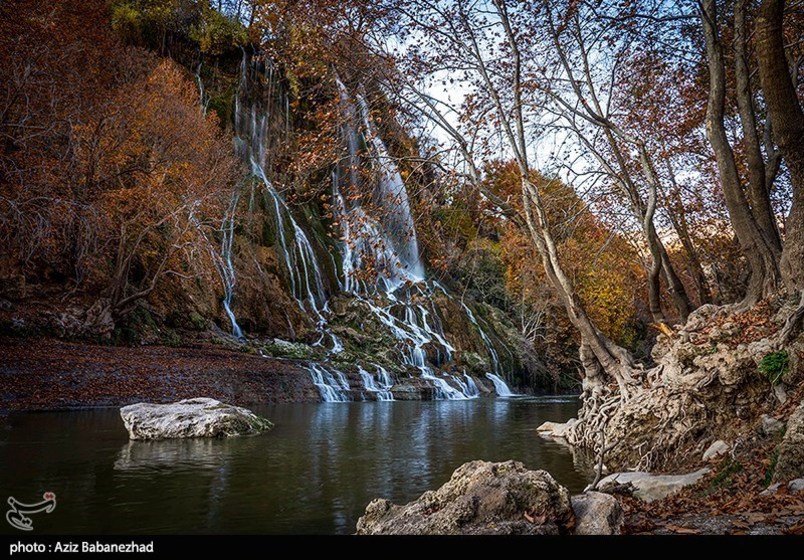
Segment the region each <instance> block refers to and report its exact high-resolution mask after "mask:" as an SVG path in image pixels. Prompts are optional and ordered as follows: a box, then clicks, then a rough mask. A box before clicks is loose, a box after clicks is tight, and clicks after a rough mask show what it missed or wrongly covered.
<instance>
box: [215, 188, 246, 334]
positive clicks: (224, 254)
mask: <svg viewBox="0 0 804 560" xmlns="http://www.w3.org/2000/svg"><path fill="white" fill-rule="evenodd" d="M239 201H240V191H239V190H237V191H236V192H235V193H234V195H232V202H231V203H230V204H229V211H228V212H227V213H226V215H225V216H224V219H223V225H222V226H221V230H222V231H223V239H222V241H221V262H220V263H219V266H218V272H219V273H220V275H221V279H222V280H223V309H224V310H225V311H226V315H227V316H228V317H229V322H231V324H232V336H234V337H236V338H243V331H242V330H241V329H240V325H238V324H237V319H236V318H235V314H234V312H233V311H232V298H233V297H234V288H235V269H234V265H233V264H232V243H233V242H234V221H235V213H236V211H237V203H238V202H239Z"/></svg>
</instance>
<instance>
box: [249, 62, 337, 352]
mask: <svg viewBox="0 0 804 560" xmlns="http://www.w3.org/2000/svg"><path fill="white" fill-rule="evenodd" d="M268 76H269V80H270V84H269V91H270V92H272V89H273V79H272V77H273V68H270V70H269V74H268ZM247 94H248V66H247V63H246V53H245V51H243V58H242V60H241V63H240V82H239V84H238V89H237V95H236V96H235V115H234V117H235V118H234V121H235V134H236V138H235V142H236V146H237V151H238V154H239V155H240V157H241V158H242V159H243V160H244V161H246V162H248V163H249V165H250V166H251V173H252V175H253V176H254V177H256V178H257V179H259V181H260V183H261V184H262V187H263V191H264V193H265V196H266V200H267V201H268V203H269V205H270V207H271V209H272V212H273V215H274V220H275V224H276V234H277V241H278V247H277V252H278V253H279V256H280V259H281V260H282V262H283V264H284V266H285V270H286V271H287V274H288V281H289V288H290V292H291V295H292V296H293V298H294V299H295V300H296V303H297V304H298V305H299V307H300V308H301V309H302V310H304V311H306V312H307V313H309V314H310V315H312V316H313V318H314V319H315V320H316V324H317V327H318V330H319V332H320V333H321V338H320V339H319V341H318V342H317V344H321V343H322V341H323V339H324V337H325V336H329V338H330V340H331V342H332V349H331V350H330V352H333V353H337V352H340V351H342V350H343V345H342V344H341V342H340V341H339V340H338V339H337V337H335V335H334V334H332V333H331V332H329V331H328V329H327V321H326V314H327V313H328V312H329V309H328V308H327V294H326V290H325V288H324V280H323V274H322V272H321V267H320V266H319V263H318V256H317V255H316V252H315V249H313V245H312V243H311V242H310V239H309V238H308V237H307V234H306V233H305V232H304V229H302V227H301V226H300V225H299V223H298V222H297V221H296V218H295V217H294V216H293V213H292V212H291V211H290V209H289V208H288V206H287V204H286V202H285V200H284V198H283V197H282V195H281V194H280V193H279V191H277V189H276V188H275V186H274V184H273V183H272V182H271V181H270V180H269V178H268V175H267V173H266V155H267V149H266V141H267V137H268V125H269V118H268V117H269V116H270V113H269V111H270V101H269V102H268V103H266V104H265V105H266V106H265V107H264V108H263V107H261V106H260V104H259V103H258V102H257V101H256V100H249V99H248V97H247ZM287 119H288V117H287V116H286V121H287V122H286V123H285V124H286V128H287V126H289V124H288V123H289V121H288V120H287Z"/></svg>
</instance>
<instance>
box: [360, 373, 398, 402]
mask: <svg viewBox="0 0 804 560" xmlns="http://www.w3.org/2000/svg"><path fill="white" fill-rule="evenodd" d="M380 369H381V370H382V368H380ZM382 371H383V372H384V373H385V374H386V375H387V374H388V372H387V371H385V370H382ZM358 373H359V374H360V378H361V379H362V380H363V387H364V388H365V389H366V391H368V392H369V393H374V394H375V395H376V398H377V400H378V401H392V400H394V396H393V395H392V394H391V391H390V390H389V389H390V388H391V385H390V384H388V383H387V382H386V380H385V379H383V377H382V376H381V377H380V381H379V382H380V385H377V381H376V380H375V379H374V376H372V375H371V374H370V373H369V372H367V371H366V370H364V369H363V368H362V367H358Z"/></svg>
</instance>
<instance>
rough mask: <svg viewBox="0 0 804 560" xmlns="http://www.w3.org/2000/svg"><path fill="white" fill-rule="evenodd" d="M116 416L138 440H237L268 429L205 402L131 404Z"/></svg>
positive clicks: (243, 413) (244, 413)
mask: <svg viewBox="0 0 804 560" xmlns="http://www.w3.org/2000/svg"><path fill="white" fill-rule="evenodd" d="M120 416H121V417H122V418H123V423H124V424H125V426H126V430H128V435H129V437H130V438H131V439H138V440H146V439H172V438H191V437H223V436H239V435H249V434H257V433H259V432H262V431H263V430H267V429H269V428H271V427H272V424H271V422H269V421H268V420H266V419H265V418H261V417H259V416H257V415H256V414H254V413H253V412H251V411H250V410H247V409H245V408H240V407H239V406H232V405H230V404H224V403H222V402H220V401H216V400H215V399H208V398H195V399H185V400H183V401H179V402H177V403H171V404H150V403H137V404H132V405H129V406H124V407H123V408H121V409H120Z"/></svg>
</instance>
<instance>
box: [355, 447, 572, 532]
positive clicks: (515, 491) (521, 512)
mask: <svg viewBox="0 0 804 560" xmlns="http://www.w3.org/2000/svg"><path fill="white" fill-rule="evenodd" d="M572 517H573V514H572V509H571V507H570V497H569V492H568V491H567V489H566V488H564V487H563V486H561V485H560V484H558V483H557V482H556V481H555V480H554V479H553V477H552V476H550V473H548V472H546V471H531V470H528V469H527V468H525V466H524V465H523V464H522V463H519V462H517V461H506V462H504V463H490V462H486V461H472V462H469V463H464V464H463V465H461V466H460V467H458V469H457V470H456V471H455V472H454V473H452V477H451V478H450V480H449V482H447V483H446V484H444V485H443V486H442V487H441V488H439V489H438V490H436V491H428V492H425V493H424V494H422V495H421V497H419V498H418V499H417V500H415V501H413V502H411V503H409V504H407V505H405V506H397V505H394V504H392V503H391V502H389V501H388V500H383V499H377V500H374V501H372V502H371V503H370V504H369V505H368V507H367V508H366V514H365V515H364V516H363V517H361V518H360V519H359V520H358V521H357V534H358V535H381V534H388V535H391V534H395V535H531V534H558V533H559V532H561V531H563V528H564V527H566V525H567V524H568V523H569V522H570V520H572Z"/></svg>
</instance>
